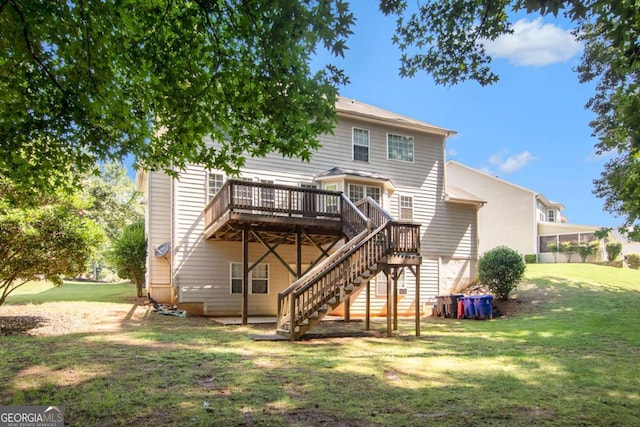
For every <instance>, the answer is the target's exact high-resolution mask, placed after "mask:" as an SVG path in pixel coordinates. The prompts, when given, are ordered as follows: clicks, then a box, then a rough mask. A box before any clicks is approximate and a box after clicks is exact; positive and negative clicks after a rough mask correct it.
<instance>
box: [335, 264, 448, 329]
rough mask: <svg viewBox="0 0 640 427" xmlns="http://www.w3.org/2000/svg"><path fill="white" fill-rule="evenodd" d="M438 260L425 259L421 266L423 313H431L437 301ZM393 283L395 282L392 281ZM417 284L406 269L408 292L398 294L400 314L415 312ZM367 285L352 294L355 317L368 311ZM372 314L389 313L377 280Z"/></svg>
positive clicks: (340, 310)
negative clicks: (378, 290)
mask: <svg viewBox="0 0 640 427" xmlns="http://www.w3.org/2000/svg"><path fill="white" fill-rule="evenodd" d="M438 274H439V270H438V260H437V259H432V258H427V259H424V260H423V262H422V265H421V267H420V282H421V286H420V301H421V304H420V305H421V310H422V312H423V314H427V315H429V314H431V312H430V311H429V310H430V307H431V305H432V304H433V301H435V296H436V295H437V292H438ZM381 278H382V280H385V281H386V276H385V275H384V274H382V275H381ZM392 285H393V283H392ZM415 286H416V278H415V276H414V275H413V274H412V273H411V271H410V270H409V269H408V268H406V269H405V288H406V289H407V293H406V294H404V295H398V315H399V316H411V315H413V314H415V289H416V288H415ZM366 290H367V287H366V285H363V286H362V287H361V288H360V289H358V291H357V292H354V293H353V294H352V296H351V315H352V316H353V317H362V316H364V315H365V313H366V307H367V305H366V304H367V292H366ZM370 292H371V293H370V301H371V316H373V317H376V316H386V313H387V297H386V295H377V294H376V286H375V281H374V280H372V281H371V289H370ZM336 311H337V312H339V313H342V312H343V311H344V307H341V306H340V307H338V308H337V310H336Z"/></svg>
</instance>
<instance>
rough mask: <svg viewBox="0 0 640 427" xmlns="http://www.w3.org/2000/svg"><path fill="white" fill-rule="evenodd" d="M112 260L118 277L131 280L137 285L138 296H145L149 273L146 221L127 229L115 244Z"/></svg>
mask: <svg viewBox="0 0 640 427" xmlns="http://www.w3.org/2000/svg"><path fill="white" fill-rule="evenodd" d="M110 258H111V262H112V263H113V265H114V266H115V268H116V270H117V272H118V276H120V277H122V278H127V279H131V281H132V282H133V283H135V285H136V291H137V294H138V296H139V297H141V296H143V294H142V286H143V285H144V277H145V273H146V272H147V264H146V262H147V238H146V236H145V233H144V221H137V222H134V223H132V224H129V225H128V226H126V227H125V229H124V230H123V231H122V235H121V236H120V238H119V239H117V240H116V241H115V242H114V243H113V248H112V252H111V256H110Z"/></svg>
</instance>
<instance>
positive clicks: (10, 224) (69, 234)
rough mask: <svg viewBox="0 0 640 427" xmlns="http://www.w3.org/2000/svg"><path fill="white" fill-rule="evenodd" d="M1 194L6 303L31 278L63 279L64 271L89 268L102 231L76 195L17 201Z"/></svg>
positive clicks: (0, 285) (0, 278)
mask: <svg viewBox="0 0 640 427" xmlns="http://www.w3.org/2000/svg"><path fill="white" fill-rule="evenodd" d="M3 196H4V194H0V305H2V304H3V303H4V301H5V299H6V297H7V295H9V294H10V293H11V292H13V291H14V290H15V289H17V288H19V287H20V286H22V285H23V284H25V283H27V282H28V281H30V280H35V279H39V278H44V279H47V280H50V281H52V282H53V283H54V284H56V285H61V284H62V278H61V275H67V276H74V275H76V274H79V273H81V272H83V271H84V269H85V265H86V263H87V261H88V260H89V259H90V258H91V256H92V254H93V252H94V250H95V248H96V247H97V246H98V245H99V244H100V243H101V240H102V234H101V232H100V230H99V229H98V228H97V227H96V226H95V225H94V224H93V222H92V221H91V220H90V219H89V218H86V217H84V216H82V215H81V210H82V207H83V206H82V204H81V202H80V201H79V198H78V197H76V196H71V195H65V196H57V197H54V196H49V197H47V199H46V200H42V202H41V203H40V204H39V205H37V206H21V205H19V204H15V203H11V202H10V201H9V198H7V197H3Z"/></svg>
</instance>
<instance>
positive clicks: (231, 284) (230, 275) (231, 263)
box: [229, 261, 271, 295]
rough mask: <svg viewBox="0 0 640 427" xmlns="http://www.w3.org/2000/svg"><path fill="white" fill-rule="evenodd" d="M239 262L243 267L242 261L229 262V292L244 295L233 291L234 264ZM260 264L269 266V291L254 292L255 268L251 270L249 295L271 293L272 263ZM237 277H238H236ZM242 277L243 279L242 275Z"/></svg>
mask: <svg viewBox="0 0 640 427" xmlns="http://www.w3.org/2000/svg"><path fill="white" fill-rule="evenodd" d="M234 264H239V265H240V266H241V267H242V263H241V262H237V261H230V262H229V294H231V295H242V292H233V279H234V277H233V265H234ZM258 265H266V266H267V292H266V293H264V294H263V293H257V294H254V293H253V286H252V284H253V275H252V273H253V269H252V270H251V271H249V295H270V294H271V265H270V264H269V263H260V264H258ZM236 279H237V277H236ZM240 279H242V278H241V277H240Z"/></svg>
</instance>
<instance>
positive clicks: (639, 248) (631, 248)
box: [611, 229, 640, 255]
mask: <svg viewBox="0 0 640 427" xmlns="http://www.w3.org/2000/svg"><path fill="white" fill-rule="evenodd" d="M611 234H612V237H613V240H614V241H618V242H620V243H622V251H621V252H620V254H621V255H629V254H640V242H634V241H631V240H629V239H627V237H626V236H625V235H623V234H622V233H621V232H620V231H619V230H617V229H613V230H611Z"/></svg>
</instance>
